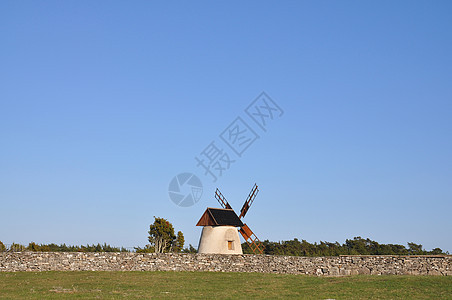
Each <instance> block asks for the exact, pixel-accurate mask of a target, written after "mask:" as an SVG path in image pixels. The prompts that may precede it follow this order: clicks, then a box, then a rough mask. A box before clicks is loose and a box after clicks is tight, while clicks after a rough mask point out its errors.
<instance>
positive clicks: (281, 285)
mask: <svg viewBox="0 0 452 300" xmlns="http://www.w3.org/2000/svg"><path fill="white" fill-rule="evenodd" d="M451 295H452V277H445V276H444V277H442V276H352V277H335V278H332V277H309V276H303V275H276V274H260V273H213V272H17V273H1V272H0V298H8V299H10V298H26V299H43V298H45V299H61V298H91V299H93V298H110V299H111V298H113V299H115V298H203V299H207V298H209V299H212V298H216V299H234V298H304V299H331V298H333V299H370V298H372V299H426V298H432V299H433V298H434V299H452V296H451Z"/></svg>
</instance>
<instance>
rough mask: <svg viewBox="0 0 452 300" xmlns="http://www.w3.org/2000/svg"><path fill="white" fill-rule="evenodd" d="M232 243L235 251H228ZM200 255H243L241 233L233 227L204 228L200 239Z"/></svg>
mask: <svg viewBox="0 0 452 300" xmlns="http://www.w3.org/2000/svg"><path fill="white" fill-rule="evenodd" d="M228 241H232V243H233V248H234V249H233V250H229V249H228ZM198 253H216V254H242V245H241V243H240V238H239V232H238V231H237V228H235V227H233V226H204V227H203V229H202V233H201V238H200V239H199V246H198Z"/></svg>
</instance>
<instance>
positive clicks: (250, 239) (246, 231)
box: [239, 224, 264, 254]
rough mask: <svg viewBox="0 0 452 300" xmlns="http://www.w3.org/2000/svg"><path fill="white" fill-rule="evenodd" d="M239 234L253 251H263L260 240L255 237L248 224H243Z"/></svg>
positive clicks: (261, 252)
mask: <svg viewBox="0 0 452 300" xmlns="http://www.w3.org/2000/svg"><path fill="white" fill-rule="evenodd" d="M239 232H240V234H241V235H242V236H243V238H244V239H245V241H246V243H247V244H248V246H249V247H250V248H251V250H253V253H255V254H256V253H260V254H263V253H264V245H263V244H262V242H261V241H260V240H259V239H258V238H257V236H256V235H255V234H254V232H253V231H252V230H251V228H249V227H248V225H246V224H244V225H243V226H242V227H241V228H240V230H239Z"/></svg>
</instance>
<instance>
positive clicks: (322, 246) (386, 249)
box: [242, 236, 449, 256]
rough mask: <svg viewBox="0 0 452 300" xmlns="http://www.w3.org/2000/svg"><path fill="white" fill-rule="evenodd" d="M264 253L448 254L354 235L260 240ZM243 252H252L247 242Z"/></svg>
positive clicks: (323, 254)
mask: <svg viewBox="0 0 452 300" xmlns="http://www.w3.org/2000/svg"><path fill="white" fill-rule="evenodd" d="M262 245H263V247H264V254H269V255H289V256H339V255H437V254H449V253H448V252H443V250H441V249H440V248H435V249H433V250H432V251H427V250H425V249H423V248H422V245H419V244H416V243H408V244H407V245H408V248H407V247H405V246H403V245H398V244H380V243H378V242H376V241H372V240H371V239H369V238H367V239H364V238H362V237H359V236H358V237H354V238H353V239H347V240H345V243H343V244H339V243H338V242H335V243H330V242H322V241H321V242H320V243H314V244H311V243H309V242H307V241H306V240H301V241H299V240H298V239H297V238H295V239H293V240H290V241H281V242H270V241H269V240H265V241H263V242H262ZM242 250H243V253H245V254H253V251H252V250H251V248H250V247H249V246H248V244H247V243H243V244H242Z"/></svg>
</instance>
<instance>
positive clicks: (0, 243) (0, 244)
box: [0, 241, 6, 252]
mask: <svg viewBox="0 0 452 300" xmlns="http://www.w3.org/2000/svg"><path fill="white" fill-rule="evenodd" d="M5 251H6V246H5V244H3V243H2V241H0V252H5Z"/></svg>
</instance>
